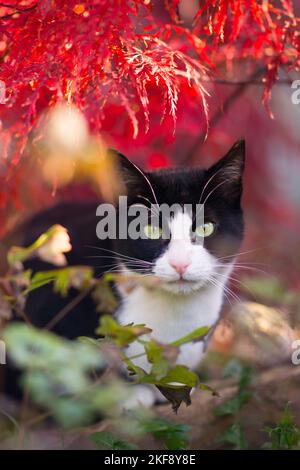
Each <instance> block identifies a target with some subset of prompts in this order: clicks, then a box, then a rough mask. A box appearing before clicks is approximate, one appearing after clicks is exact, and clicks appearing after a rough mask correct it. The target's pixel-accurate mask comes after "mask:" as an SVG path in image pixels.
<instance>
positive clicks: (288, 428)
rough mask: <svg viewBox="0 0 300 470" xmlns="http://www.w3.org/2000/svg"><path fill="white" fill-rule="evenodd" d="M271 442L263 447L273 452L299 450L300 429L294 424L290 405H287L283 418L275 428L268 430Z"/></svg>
mask: <svg viewBox="0 0 300 470" xmlns="http://www.w3.org/2000/svg"><path fill="white" fill-rule="evenodd" d="M266 432H267V433H268V435H269V437H270V439H271V442H267V443H266V444H265V445H264V446H263V447H264V448H268V449H272V450H292V449H297V448H299V445H300V429H299V428H298V426H297V425H296V423H295V422H294V418H293V416H292V413H291V409H290V403H287V405H286V407H285V410H284V413H283V416H282V418H281V419H280V421H279V422H278V423H277V424H276V425H275V426H273V427H268V428H266Z"/></svg>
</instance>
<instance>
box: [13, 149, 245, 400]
mask: <svg viewBox="0 0 300 470" xmlns="http://www.w3.org/2000/svg"><path fill="white" fill-rule="evenodd" d="M115 157H116V159H117V162H118V166H119V169H120V175H121V178H122V181H123V183H124V186H125V187H126V195H127V198H128V206H129V207H132V206H133V205H140V206H143V207H146V208H148V210H149V209H151V207H152V206H150V205H151V204H154V203H157V204H158V205H160V204H167V205H168V206H172V205H173V204H177V205H178V206H177V211H176V212H175V213H174V214H173V215H172V217H171V218H170V219H169V220H168V221H167V223H168V228H169V237H168V238H166V237H163V236H162V233H161V227H159V226H158V227H154V228H153V227H151V225H150V226H147V233H146V232H145V233H146V236H144V237H141V238H138V239H132V238H130V237H127V238H124V239H121V238H116V239H115V240H109V239H106V240H101V241H100V240H99V238H98V237H97V234H96V225H97V218H96V210H97V206H98V204H99V201H92V202H86V203H83V202H78V203H76V202H74V203H72V204H70V203H64V204H60V205H59V206H56V207H54V208H51V209H48V210H46V211H44V212H43V213H41V214H38V215H37V216H35V217H34V218H33V219H31V220H30V221H28V222H27V223H26V224H25V226H24V227H23V228H22V242H23V245H24V246H26V245H29V244H30V243H32V242H33V241H34V240H35V239H36V238H37V237H38V236H39V235H40V234H41V233H42V232H44V231H45V230H47V228H49V227H50V226H51V225H53V224H57V223H58V224H61V225H63V226H64V227H66V228H67V230H68V232H69V235H70V238H71V244H72V251H71V252H70V253H67V254H66V255H67V259H68V264H69V265H78V264H80V265H87V264H90V265H92V266H94V265H95V263H96V266H97V269H96V273H97V275H98V276H100V275H101V274H103V273H104V272H106V271H107V270H110V269H111V266H113V270H114V269H117V270H121V271H123V272H127V273H136V274H139V275H142V276H143V277H145V276H148V275H149V276H155V278H157V279H159V283H158V284H156V285H154V286H147V285H145V284H143V283H141V284H140V285H136V286H135V288H133V289H132V290H131V291H130V292H128V291H124V289H122V287H121V286H120V288H119V289H118V286H117V291H118V294H119V296H120V305H119V307H118V309H117V311H116V318H117V319H118V320H119V322H120V323H122V324H128V323H132V322H133V323H138V324H141V323H142V324H145V325H146V326H147V327H149V328H151V329H152V333H151V335H152V336H153V337H154V338H155V339H157V340H158V341H161V342H163V343H168V342H171V341H174V340H177V339H179V338H181V337H183V336H184V335H186V334H188V333H190V332H192V331H193V330H194V329H196V328H199V327H201V326H208V327H210V329H211V331H212V330H213V328H214V327H215V326H216V324H217V323H218V321H219V319H220V316H221V312H222V305H223V300H224V293H225V290H226V283H227V282H228V278H229V276H230V273H231V271H232V269H233V267H234V262H235V257H236V255H237V253H238V250H239V247H240V245H241V242H242V239H243V232H244V220H243V210H242V207H241V196H242V190H243V184H242V177H243V171H244V160H245V141H243V140H240V141H238V142H236V143H235V144H234V146H233V147H232V148H231V149H230V150H229V151H228V153H227V154H226V155H225V156H224V157H223V158H221V159H220V160H219V161H218V162H217V163H215V164H214V165H212V166H211V167H209V168H208V169H199V168H177V169H162V170H156V171H153V172H145V171H143V170H141V169H140V168H139V167H137V166H136V165H135V164H133V163H132V162H131V161H130V160H128V159H127V158H126V157H124V156H123V155H121V154H119V153H117V152H116V153H115ZM199 203H201V204H203V205H204V220H203V221H202V223H201V224H200V225H199V226H196V222H195V215H196V213H195V211H196V210H197V207H196V206H197V204H199ZM185 205H192V212H188V211H186V210H185ZM151 210H152V209H151ZM199 241H200V242H199ZM91 247H94V248H91ZM91 250H92V253H93V256H95V258H89V257H88V256H89V254H90V253H91ZM98 256H99V257H98ZM107 267H109V269H108V268H107ZM26 268H30V269H33V270H34V271H41V270H47V269H51V268H53V266H52V265H51V264H49V263H45V262H43V261H41V260H39V259H34V260H31V261H30V262H27V264H26ZM75 293H76V291H75V290H74V291H73V290H71V292H70V293H69V294H68V296H67V297H66V298H62V297H60V296H59V295H55V294H54V293H53V290H52V286H50V285H46V286H44V287H43V288H41V289H38V290H36V291H33V292H32V293H31V294H30V295H29V298H28V301H27V305H26V312H27V314H28V315H30V318H31V321H32V323H33V324H34V325H36V326H38V327H43V326H45V324H47V323H48V322H49V320H50V319H51V318H52V317H53V316H54V315H55V313H57V312H58V311H59V310H60V309H61V308H63V306H64V305H66V304H67V303H68V302H70V300H71V299H72V298H73V297H74V294H75ZM98 323H99V313H97V311H96V308H95V304H94V302H93V300H92V298H91V297H87V298H85V299H84V300H82V302H81V303H80V304H79V305H77V306H76V307H75V308H74V310H73V311H72V312H71V313H70V314H69V315H66V316H65V317H64V318H63V319H62V320H61V321H60V322H59V323H57V324H56V325H55V327H54V328H53V331H54V332H55V333H56V334H59V335H62V336H64V337H67V338H70V339H73V338H76V337H78V336H91V337H93V336H95V330H96V327H97V326H98ZM206 340H207V339H205V340H203V341H198V342H194V343H188V344H185V345H183V346H181V348H180V353H179V356H178V359H177V363H179V364H183V365H186V366H188V367H189V368H191V369H197V368H198V366H199V363H200V362H201V359H202V357H203V354H204V353H205V346H206ZM140 348H141V345H139V344H138V343H137V342H135V343H133V344H131V345H130V346H129V348H128V349H127V350H126V352H127V354H128V356H135V355H138V354H139V353H140V352H141V350H140ZM134 362H135V364H136V365H138V366H140V367H142V368H143V369H144V370H146V371H149V368H150V365H149V363H148V362H147V359H146V357H145V356H143V357H140V358H136V359H135V360H134ZM10 380H11V387H10V388H11V390H13V389H15V384H14V381H13V376H12V375H11V376H10V377H9V376H8V378H7V385H8V387H9V386H10V382H9V381H10ZM136 390H137V393H136V396H135V397H134V398H133V401H134V400H137V401H138V402H140V403H142V404H145V405H146V406H151V405H152V404H153V403H154V401H155V400H156V398H157V393H158V392H156V391H155V392H154V391H153V390H150V389H149V388H147V389H145V388H144V387H143V388H141V387H140V388H139V389H138V388H137V389H136Z"/></svg>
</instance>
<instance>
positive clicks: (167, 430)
mask: <svg viewBox="0 0 300 470" xmlns="http://www.w3.org/2000/svg"><path fill="white" fill-rule="evenodd" d="M141 428H142V430H143V432H144V433H145V434H147V433H150V434H152V436H153V437H154V438H155V439H159V440H160V441H163V443H164V444H165V447H166V449H168V450H181V449H187V445H188V435H187V432H188V431H189V430H190V427H189V426H186V425H185V424H174V423H170V422H169V421H167V420H165V419H158V418H153V419H150V420H145V421H144V422H142V423H141Z"/></svg>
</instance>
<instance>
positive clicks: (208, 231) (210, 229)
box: [195, 222, 215, 237]
mask: <svg viewBox="0 0 300 470" xmlns="http://www.w3.org/2000/svg"><path fill="white" fill-rule="evenodd" d="M214 231H215V224H214V223H213V222H205V223H204V224H201V225H198V227H196V230H195V234H196V235H197V236H198V237H209V236H210V235H212V234H213V233H214Z"/></svg>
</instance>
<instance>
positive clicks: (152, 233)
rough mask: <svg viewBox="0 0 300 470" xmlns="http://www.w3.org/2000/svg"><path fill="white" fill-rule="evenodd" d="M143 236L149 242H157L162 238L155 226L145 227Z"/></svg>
mask: <svg viewBox="0 0 300 470" xmlns="http://www.w3.org/2000/svg"><path fill="white" fill-rule="evenodd" d="M144 234H145V235H146V237H147V238H151V240H158V239H159V238H160V237H161V236H162V229H161V228H160V227H158V226H157V225H145V227H144Z"/></svg>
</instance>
